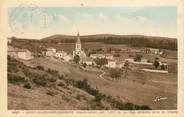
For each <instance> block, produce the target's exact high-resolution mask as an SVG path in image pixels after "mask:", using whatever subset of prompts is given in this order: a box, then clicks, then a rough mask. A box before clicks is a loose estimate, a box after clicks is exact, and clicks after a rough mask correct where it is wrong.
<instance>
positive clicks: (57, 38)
mask: <svg viewBox="0 0 184 117" xmlns="http://www.w3.org/2000/svg"><path fill="white" fill-rule="evenodd" d="M76 37H77V36H76V35H75V36H73V35H52V36H49V37H46V38H43V39H41V40H42V41H61V40H66V39H70V40H71V39H76ZM111 37H112V38H121V39H127V38H150V39H167V40H176V38H168V37H158V36H144V35H114V34H96V35H81V36H80V38H81V40H84V39H90V40H94V39H95V40H96V39H104V38H111Z"/></svg>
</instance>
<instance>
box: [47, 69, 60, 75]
mask: <svg viewBox="0 0 184 117" xmlns="http://www.w3.org/2000/svg"><path fill="white" fill-rule="evenodd" d="M47 72H48V73H50V74H52V75H57V74H58V71H56V70H52V69H48V70H47Z"/></svg>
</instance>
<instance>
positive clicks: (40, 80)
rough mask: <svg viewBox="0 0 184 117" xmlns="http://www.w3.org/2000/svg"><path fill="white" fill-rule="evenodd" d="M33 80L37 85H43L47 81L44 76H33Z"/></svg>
mask: <svg viewBox="0 0 184 117" xmlns="http://www.w3.org/2000/svg"><path fill="white" fill-rule="evenodd" d="M33 82H34V83H35V84H36V85H37V86H43V87H45V86H46V85H47V82H46V81H45V79H44V78H34V79H33Z"/></svg>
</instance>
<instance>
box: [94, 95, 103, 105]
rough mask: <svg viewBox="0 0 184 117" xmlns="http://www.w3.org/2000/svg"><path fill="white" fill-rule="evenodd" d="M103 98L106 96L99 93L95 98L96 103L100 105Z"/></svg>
mask: <svg viewBox="0 0 184 117" xmlns="http://www.w3.org/2000/svg"><path fill="white" fill-rule="evenodd" d="M103 98H104V95H102V94H101V93H98V94H97V95H96V96H95V101H96V102H99V103H100V102H101V100H102V99H103Z"/></svg>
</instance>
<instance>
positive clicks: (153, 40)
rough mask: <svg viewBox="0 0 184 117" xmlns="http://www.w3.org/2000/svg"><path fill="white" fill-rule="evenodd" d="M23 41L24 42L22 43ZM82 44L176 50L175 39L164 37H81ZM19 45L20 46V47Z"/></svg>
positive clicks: (66, 41) (59, 40) (72, 40)
mask: <svg viewBox="0 0 184 117" xmlns="http://www.w3.org/2000/svg"><path fill="white" fill-rule="evenodd" d="M16 41H17V43H16V42H15V44H16V45H19V44H18V43H22V45H23V46H27V45H30V44H35V42H37V43H38V44H39V43H42V44H44V43H54V44H58V43H75V42H76V38H74V37H71V38H70V39H68V38H66V39H65V38H62V37H57V38H54V39H52V37H50V38H47V39H42V40H37V41H35V40H29V41H28V40H26V39H16ZM24 41H25V42H24ZM81 41H82V42H100V43H104V44H127V45H130V46H134V47H150V48H158V49H169V50H177V39H176V38H166V37H151V36H140V35H132V36H130V35H129V36H101V37H93V36H81ZM22 45H21V46H22Z"/></svg>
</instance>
